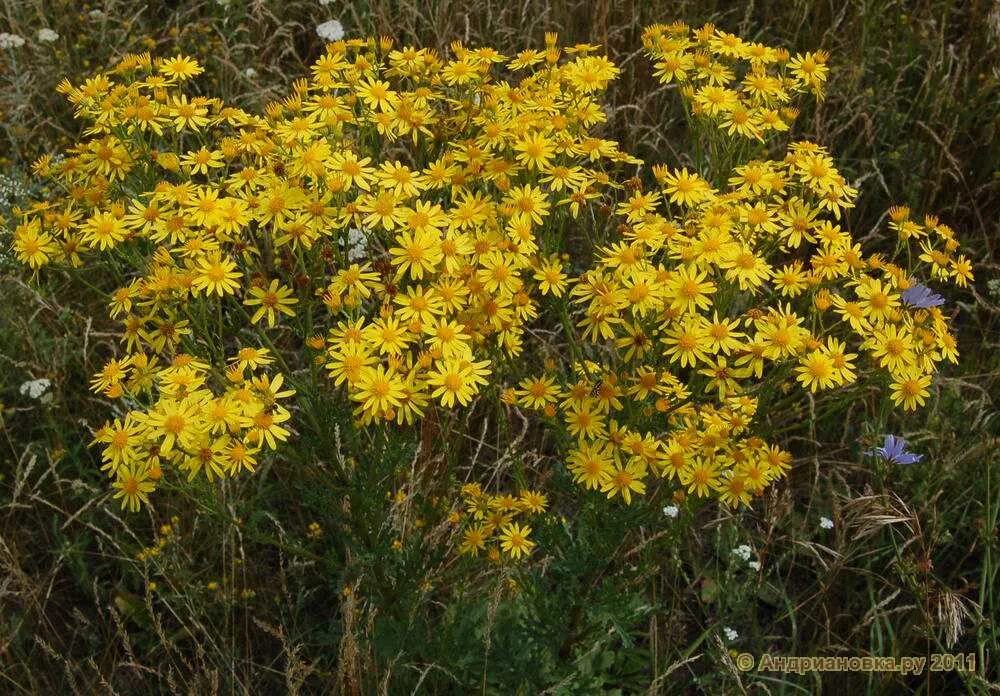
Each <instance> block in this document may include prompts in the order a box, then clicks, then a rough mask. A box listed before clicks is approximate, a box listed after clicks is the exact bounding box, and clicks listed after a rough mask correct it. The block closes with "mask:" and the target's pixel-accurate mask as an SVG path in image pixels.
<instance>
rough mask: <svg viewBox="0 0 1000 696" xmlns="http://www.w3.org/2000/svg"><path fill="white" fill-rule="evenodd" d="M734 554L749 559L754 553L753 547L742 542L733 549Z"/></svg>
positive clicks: (745, 559)
mask: <svg viewBox="0 0 1000 696" xmlns="http://www.w3.org/2000/svg"><path fill="white" fill-rule="evenodd" d="M733 554H734V555H736V556H739V557H740V558H742V559H743V560H744V561H749V560H750V556H751V555H752V554H753V549H751V548H750V547H749V546H747V545H746V544H741V545H740V546H737V547H736V548H735V549H733Z"/></svg>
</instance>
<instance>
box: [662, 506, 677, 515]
mask: <svg viewBox="0 0 1000 696" xmlns="http://www.w3.org/2000/svg"><path fill="white" fill-rule="evenodd" d="M679 512H680V509H679V508H678V507H677V506H676V505H668V506H666V507H665V508H663V514H664V515H666V516H667V517H671V518H672V517H677V513H679Z"/></svg>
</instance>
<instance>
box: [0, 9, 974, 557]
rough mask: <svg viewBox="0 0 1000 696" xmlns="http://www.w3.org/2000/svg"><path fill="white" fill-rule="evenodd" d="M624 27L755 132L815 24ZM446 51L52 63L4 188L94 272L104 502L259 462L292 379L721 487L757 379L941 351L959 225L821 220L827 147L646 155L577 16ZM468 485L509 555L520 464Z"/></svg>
mask: <svg viewBox="0 0 1000 696" xmlns="http://www.w3.org/2000/svg"><path fill="white" fill-rule="evenodd" d="M643 41H644V45H645V47H646V50H647V52H648V54H649V55H650V57H651V58H652V60H653V62H654V69H655V70H656V74H657V76H658V77H659V78H660V79H661V81H663V82H665V83H678V84H680V85H681V94H682V96H683V97H684V99H685V102H686V103H687V104H688V105H689V108H690V113H691V114H692V116H695V117H697V118H699V119H706V120H707V121H708V123H709V124H710V125H711V127H713V128H716V127H717V128H718V129H719V132H720V134H721V135H722V136H723V137H725V138H732V139H737V140H739V141H741V142H743V141H750V142H752V143H763V142H764V141H765V140H766V139H767V138H768V137H769V136H770V135H773V134H775V133H780V132H782V131H785V130H787V129H788V128H789V126H790V123H791V122H792V121H793V120H794V118H795V116H796V111H795V109H794V108H793V106H792V104H791V102H792V99H793V98H794V97H795V95H797V94H805V93H812V94H815V95H817V96H821V95H822V90H823V85H824V82H825V78H826V74H827V68H826V56H825V54H823V53H822V52H817V53H813V54H810V53H807V54H803V55H798V56H794V57H792V56H790V55H789V54H788V52H787V51H783V50H781V49H774V48H770V47H767V46H763V45H760V44H755V43H748V42H745V41H743V40H742V39H740V38H738V37H736V36H734V35H731V34H727V33H725V32H722V31H720V30H718V29H716V28H715V27H713V26H711V25H706V26H705V27H702V28H699V29H697V30H692V29H690V28H689V27H687V26H685V25H682V24H674V25H669V26H662V25H657V26H653V27H650V28H649V29H647V31H646V32H645V34H644V37H643ZM452 53H453V57H452V58H450V59H445V58H443V57H442V56H439V55H437V54H436V53H435V52H433V51H430V50H427V49H422V48H415V47H401V48H397V47H395V46H393V43H392V41H390V40H387V39H381V40H349V41H336V42H334V43H331V44H329V45H328V46H327V48H326V51H325V53H324V54H323V55H322V56H321V57H320V58H319V59H318V60H317V61H316V62H315V64H314V65H313V66H312V71H311V75H310V77H309V79H303V80H300V81H298V82H296V83H295V84H294V85H293V86H292V89H291V92H290V93H289V95H288V96H287V97H286V98H285V99H283V100H282V101H280V102H276V103H273V104H271V105H269V106H268V107H267V109H266V110H265V112H264V113H263V114H251V113H248V112H246V111H244V110H242V109H239V108H235V107H233V106H229V105H226V104H223V103H222V102H221V101H220V100H218V99H214V98H209V97H202V96H194V95H193V94H192V93H191V92H190V91H189V90H188V89H187V86H188V84H189V82H190V80H191V79H192V78H195V77H196V76H197V75H198V74H199V73H200V72H201V67H200V65H199V64H198V62H197V61H196V60H195V59H193V58H189V57H186V56H176V57H173V58H167V59H156V60H154V59H153V58H152V57H151V56H150V55H148V54H141V55H129V56H127V57H125V58H124V59H122V60H121V61H120V62H119V64H118V65H117V66H115V67H114V68H113V69H111V70H110V71H108V72H107V73H100V74H97V75H95V76H93V77H91V78H90V79H88V80H87V81H85V82H84V83H82V84H79V85H73V84H70V83H69V82H64V83H63V84H62V85H61V86H60V90H61V91H62V92H64V93H65V94H66V95H67V97H68V98H69V100H70V101H71V102H72V103H73V105H74V107H75V109H76V114H77V116H78V117H79V118H80V119H81V120H82V121H84V122H85V123H87V124H88V126H87V129H86V131H85V139H84V140H83V141H81V142H80V143H79V144H78V145H76V146H75V147H74V148H72V150H71V151H70V152H69V153H68V156H67V157H66V158H65V159H62V160H59V161H56V160H54V159H53V158H51V157H44V158H42V159H41V160H39V161H38V162H37V163H36V165H35V169H36V171H37V173H38V174H40V175H43V176H46V177H48V178H49V179H50V180H51V189H52V191H53V192H54V193H53V195H51V196H50V197H48V198H47V199H46V200H44V201H41V202H39V203H37V204H36V205H33V206H31V207H29V209H28V210H26V211H22V214H21V219H20V222H19V225H18V226H17V228H16V230H15V233H14V245H13V246H14V250H15V252H16V254H17V256H18V258H19V259H20V260H21V261H22V262H23V263H25V264H27V265H28V266H30V267H31V268H33V269H39V268H41V267H43V266H46V265H48V264H51V263H59V264H64V265H67V266H70V267H83V268H84V269H87V268H93V269H97V268H100V269H101V270H102V272H104V271H106V272H107V273H109V274H111V275H112V276H114V277H115V278H117V279H118V284H119V287H117V288H116V289H114V290H112V291H111V292H110V303H109V313H110V316H111V317H112V318H113V319H115V320H117V321H120V322H121V343H122V354H121V355H120V356H118V357H114V358H112V359H110V360H109V361H108V362H107V363H106V365H105V366H104V368H103V369H102V370H101V371H100V372H99V373H98V374H97V375H95V377H94V380H93V388H94V390H95V391H97V392H100V393H101V394H103V395H105V396H106V397H108V398H111V399H119V400H122V402H123V404H124V409H123V413H122V415H121V416H120V417H118V418H116V419H114V420H112V421H111V422H109V423H107V424H106V425H105V426H104V427H103V428H101V429H100V431H99V432H98V433H97V436H96V441H97V442H98V443H100V444H101V445H102V446H103V454H102V457H103V461H104V468H105V470H106V471H107V473H108V475H109V477H110V478H111V479H112V481H113V485H114V487H115V488H116V490H117V493H116V495H117V496H118V497H120V498H121V499H122V504H123V505H124V506H128V507H129V508H131V509H133V510H134V509H137V508H138V507H139V506H140V504H141V503H143V502H146V501H148V497H149V495H150V494H151V493H152V492H153V491H154V490H155V488H156V487H157V485H158V483H159V482H160V481H161V479H162V477H164V476H171V475H177V474H183V475H185V476H186V477H188V478H193V477H196V476H202V477H207V478H208V479H209V480H216V479H219V478H224V477H229V476H234V475H237V474H238V473H240V472H245V471H246V472H252V471H254V469H255V468H256V467H257V465H258V463H259V461H260V459H261V458H262V457H265V456H267V454H268V453H269V452H271V451H273V450H275V449H277V448H279V447H281V446H285V445H284V443H286V441H288V440H289V438H290V436H291V435H292V433H293V429H294V428H295V426H294V425H293V423H295V422H296V421H299V422H304V423H306V424H307V425H309V424H311V425H309V427H318V426H316V425H315V417H314V416H315V414H313V413H311V412H310V409H311V408H313V406H312V405H311V403H310V402H309V401H308V400H298V399H297V398H296V397H297V393H296V392H297V390H301V389H302V388H303V387H307V388H308V389H309V390H310V391H311V390H313V389H314V388H318V387H317V385H319V386H321V387H322V388H324V389H328V390H334V391H336V392H338V393H341V394H342V395H343V397H344V398H345V399H346V400H348V401H349V402H350V403H352V404H353V409H354V411H353V413H354V418H355V425H356V427H358V428H361V429H378V428H386V427H391V426H390V425H389V424H394V426H395V427H407V428H409V427H414V429H415V430H418V429H420V431H421V432H422V430H423V426H424V425H425V424H426V423H427V422H428V421H435V422H436V421H438V420H440V419H441V418H443V417H444V414H447V413H450V412H453V411H456V410H461V409H466V408H470V407H471V406H472V404H473V402H474V400H476V399H481V398H490V397H491V396H493V397H494V398H495V397H496V396H499V401H500V403H503V404H506V405H507V406H508V407H510V408H526V409H530V410H535V411H537V412H538V413H539V415H540V416H541V418H542V419H544V420H545V421H546V422H547V423H548V424H549V425H550V427H553V428H555V429H556V430H557V431H558V432H560V433H565V434H566V436H567V440H568V442H569V444H568V446H567V448H566V451H565V461H566V463H567V465H568V469H569V471H570V473H571V474H572V476H573V477H574V478H575V480H576V481H578V482H579V484H580V485H581V486H583V487H584V488H586V489H598V490H600V491H602V492H603V493H604V494H606V495H607V496H608V497H609V498H620V499H621V500H622V501H624V502H625V503H626V504H628V503H631V501H632V499H633V496H636V495H642V494H644V493H646V492H647V488H648V485H649V482H650V481H657V480H658V481H664V482H665V481H669V480H676V481H678V482H679V484H680V487H681V489H683V490H684V491H686V493H687V494H693V495H697V496H714V497H718V498H720V499H721V500H723V501H724V502H725V503H728V504H730V505H734V506H738V505H745V504H748V503H749V501H750V499H751V497H752V496H753V495H757V494H760V493H761V492H762V491H763V490H764V489H765V487H766V486H768V485H769V484H770V483H772V482H774V481H775V480H777V479H779V478H781V477H782V476H783V475H784V474H785V473H786V472H787V470H788V467H789V464H790V461H791V454H790V453H789V452H787V451H785V450H784V449H782V448H781V447H780V446H779V445H778V444H769V443H767V442H765V441H764V440H763V439H761V438H760V437H758V436H756V435H755V434H754V430H753V419H754V415H755V412H756V410H757V408H758V404H759V396H760V394H761V393H763V392H764V391H765V390H773V389H782V390H788V389H789V388H791V387H792V386H793V385H794V384H796V383H797V384H798V385H799V386H800V387H801V388H803V389H806V390H808V391H810V392H817V391H819V390H826V389H834V388H845V387H847V386H848V385H850V384H852V383H855V382H856V381H857V380H859V379H861V378H862V377H863V378H864V379H868V380H871V379H880V378H881V377H880V375H885V376H887V377H888V379H889V381H890V384H891V391H892V397H891V398H892V400H893V402H894V403H896V404H897V405H900V406H902V407H903V408H905V409H913V408H916V407H917V406H918V405H920V404H922V403H923V402H924V400H925V398H926V397H927V395H928V387H929V385H930V382H931V379H932V377H933V374H934V372H935V369H936V365H937V364H938V363H939V362H941V361H942V360H951V361H955V360H956V359H957V352H956V347H955V340H954V338H953V336H952V334H951V333H950V332H949V329H948V325H947V320H946V318H945V317H944V315H943V313H942V312H941V309H940V307H939V306H938V305H939V303H936V302H934V301H931V300H933V298H934V296H933V295H930V296H928V295H927V294H926V293H924V292H923V291H919V290H917V288H919V287H923V286H919V285H917V284H916V282H917V281H916V279H915V277H916V275H917V274H918V273H920V272H922V270H923V268H926V270H927V271H929V275H930V277H931V278H934V279H936V280H943V279H952V280H954V281H955V282H956V283H959V284H964V283H966V282H967V281H968V280H969V279H970V278H971V269H970V266H969V263H968V261H967V260H965V259H964V258H963V257H961V256H958V255H957V249H958V243H957V241H956V240H955V237H954V233H953V231H952V230H951V229H950V228H949V227H948V226H947V225H944V224H942V223H940V222H939V221H938V220H937V219H935V218H933V217H930V216H928V217H926V218H924V219H923V220H922V221H918V220H916V219H914V218H912V217H911V215H910V213H909V211H908V210H906V209H905V208H895V209H893V210H892V211H890V217H891V223H890V227H891V228H892V229H893V230H894V231H895V232H896V233H897V235H898V237H899V239H900V245H899V247H898V250H899V251H900V252H902V251H903V250H904V249H908V246H907V245H908V244H910V243H912V242H919V243H920V249H921V253H920V255H919V257H918V260H917V262H916V263H915V264H913V265H905V266H904V265H899V264H897V262H895V261H894V260H889V259H887V258H885V257H883V256H881V255H877V254H876V255H866V254H865V252H864V251H863V250H862V249H861V247H860V245H859V244H858V243H857V242H856V241H855V240H854V239H853V238H852V237H851V235H850V233H849V232H848V231H847V230H846V229H844V228H843V227H842V223H841V221H842V217H843V215H844V213H845V211H847V210H849V209H850V208H851V207H852V206H853V204H854V199H855V197H856V195H857V191H856V190H855V189H854V188H852V187H851V186H850V185H849V184H848V183H847V182H846V180H845V179H844V177H842V176H841V175H840V174H839V173H838V171H837V169H836V168H835V166H834V162H833V159H832V157H831V156H830V154H829V153H828V152H827V151H826V150H825V149H824V148H823V147H821V146H819V145H817V144H814V143H808V142H796V143H793V144H792V145H791V146H790V147H789V148H788V150H787V152H786V153H785V154H784V155H783V156H782V157H780V158H777V159H775V158H769V157H766V156H760V157H751V158H747V159H746V160H745V161H741V162H739V163H738V164H737V166H735V168H734V169H733V170H732V171H731V172H729V173H728V174H727V175H726V176H725V178H723V179H722V180H720V181H715V180H712V179H711V178H707V177H706V176H705V175H704V174H703V173H699V172H692V171H688V169H687V168H685V167H682V168H679V169H678V168H672V167H668V166H665V165H662V164H654V165H652V166H651V167H650V168H649V169H648V170H647V169H645V168H644V164H643V162H641V161H640V160H638V159H637V158H635V157H633V156H631V155H629V154H627V153H625V152H623V151H621V150H620V148H619V147H618V145H617V144H616V143H615V142H614V141H611V140H607V139H604V138H602V137H600V135H599V132H598V131H597V129H598V128H599V127H600V126H601V124H602V123H603V122H604V121H605V120H606V115H605V112H604V110H603V108H602V103H601V94H602V92H603V90H604V89H605V88H606V87H607V85H608V84H609V82H610V81H611V80H613V79H614V78H615V77H616V76H617V74H618V68H617V67H616V66H615V65H614V64H613V63H612V62H611V61H610V60H608V59H607V58H605V57H603V56H600V55H599V54H598V53H597V47H595V46H591V45H585V44H580V45H575V46H569V47H559V46H558V45H557V39H556V37H555V36H554V35H549V36H547V37H546V42H545V46H544V47H543V48H542V49H541V50H526V51H523V52H522V53H520V54H518V55H517V56H516V57H514V58H513V59H511V58H508V57H505V56H502V55H500V54H499V53H498V52H497V51H495V50H493V49H490V48H475V49H473V48H469V47H466V46H464V45H462V44H460V43H456V44H453V45H452ZM761 147H763V146H761ZM647 172H648V173H649V174H651V176H646V173H647ZM900 256H902V254H900ZM907 258H909V256H907ZM97 264H101V265H100V266H98V265H97ZM921 267H923V268H921ZM927 292H930V291H929V290H928V291H927ZM852 351H857V352H852ZM861 354H863V355H864V362H863V363H862V359H861V358H859V355H861ZM526 358H530V359H531V361H535V362H534V364H542V365H544V367H545V369H544V372H543V373H537V372H535V373H532V372H531V371H529V370H526V369H525V365H526V364H530V361H529V360H526ZM297 402H298V403H297ZM422 444H427V445H428V446H432V445H433V442H428V441H427V438H422ZM288 446H291V445H288ZM485 484H486V482H472V483H470V484H469V485H466V486H465V487H464V488H463V490H462V494H461V495H462V498H463V500H464V503H465V509H466V512H465V513H462V514H456V515H455V521H461V522H462V524H463V527H464V530H465V531H464V537H463V541H462V544H461V548H462V549H463V550H464V551H467V552H469V553H477V552H479V551H481V550H483V549H486V548H487V546H488V545H490V544H493V545H492V546H490V552H491V554H493V555H494V556H499V555H500V553H501V551H502V552H503V553H506V554H508V555H509V556H511V557H513V558H520V557H522V556H523V555H526V554H527V553H529V552H530V551H531V549H532V547H533V545H534V542H532V541H531V540H530V532H531V529H530V527H528V526H527V525H526V524H522V523H521V522H519V521H518V519H519V518H518V516H519V515H526V516H527V515H534V514H538V513H540V512H542V511H544V510H545V508H546V505H547V500H546V497H545V496H544V495H543V494H542V493H540V492H535V491H530V490H525V491H521V492H520V493H519V495H517V496H514V495H510V494H505V493H502V492H498V493H497V494H492V493H488V492H487V491H486V489H487V486H486V485H485ZM681 489H678V492H680V490H681ZM665 490H669V487H668V488H666V489H665ZM682 498H683V495H679V496H678V497H676V499H677V500H678V501H680V500H681V499H682Z"/></svg>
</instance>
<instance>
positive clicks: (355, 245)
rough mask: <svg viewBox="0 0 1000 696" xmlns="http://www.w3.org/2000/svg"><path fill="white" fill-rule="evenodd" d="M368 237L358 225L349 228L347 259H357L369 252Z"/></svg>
mask: <svg viewBox="0 0 1000 696" xmlns="http://www.w3.org/2000/svg"><path fill="white" fill-rule="evenodd" d="M367 244H368V239H367V238H366V237H365V233H364V232H362V231H361V230H359V229H358V228H357V227H352V228H351V229H349V230H347V245H348V248H347V260H348V261H357V260H358V259H363V258H364V257H365V256H366V255H367V254H368V246H367Z"/></svg>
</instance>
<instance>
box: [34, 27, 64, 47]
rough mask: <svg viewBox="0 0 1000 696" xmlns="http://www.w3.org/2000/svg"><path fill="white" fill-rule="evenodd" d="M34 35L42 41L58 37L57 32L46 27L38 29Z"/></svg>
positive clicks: (51, 40)
mask: <svg viewBox="0 0 1000 696" xmlns="http://www.w3.org/2000/svg"><path fill="white" fill-rule="evenodd" d="M35 36H36V37H37V38H38V40H39V41H41V42H42V43H52V42H53V41H55V40H56V39H58V38H59V34H58V33H57V32H54V31H52V30H51V29H49V28H48V27H46V28H44V29H39V30H38V33H37V34H35Z"/></svg>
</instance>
